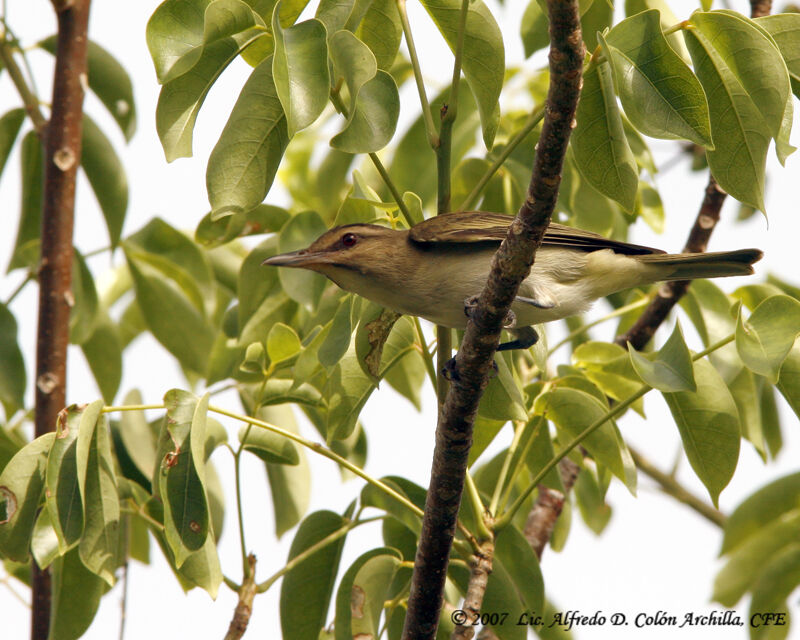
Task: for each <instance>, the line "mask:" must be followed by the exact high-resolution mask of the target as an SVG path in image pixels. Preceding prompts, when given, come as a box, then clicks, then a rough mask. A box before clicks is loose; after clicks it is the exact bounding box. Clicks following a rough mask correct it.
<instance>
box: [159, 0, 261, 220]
mask: <svg viewBox="0 0 800 640" xmlns="http://www.w3.org/2000/svg"><path fill="white" fill-rule="evenodd" d="M184 4H186V3H184ZM154 17H155V14H154ZM151 22H152V18H151ZM260 35H261V32H260V31H258V30H255V29H253V30H251V31H246V32H244V33H241V34H236V35H235V36H231V37H230V38H225V39H223V40H218V41H216V42H214V43H212V44H209V45H208V46H205V47H203V48H202V55H201V56H200V57H199V59H198V60H197V62H196V64H194V65H193V66H192V67H191V69H190V70H188V69H187V70H186V72H184V74H183V75H180V76H178V77H175V78H174V79H170V80H169V82H167V83H166V84H164V86H163V87H161V93H160V94H159V96H158V105H157V106H156V130H157V131H158V137H159V139H160V140H161V146H162V147H163V148H164V155H165V156H166V158H167V162H172V161H173V160H175V159H177V158H184V157H189V156H191V155H192V133H193V131H194V124H195V121H196V120H197V114H198V113H199V112H200V107H202V106H203V101H204V100H205V99H206V96H207V95H208V92H209V91H210V89H211V87H212V86H213V85H214V83H215V82H216V80H217V78H218V77H219V76H220V75H221V74H222V72H223V71H224V70H225V68H226V67H227V66H228V65H229V64H230V63H231V62H232V61H233V59H234V58H235V57H236V56H237V55H239V53H240V52H241V51H242V50H243V49H245V48H246V47H247V45H248V44H250V43H251V42H252V41H253V40H255V39H256V38H257V37H259V36H260ZM245 87H247V85H246V84H245ZM235 109H236V107H234V110H235ZM224 133H225V132H224V131H223V135H224ZM218 145H219V143H218ZM256 204H258V202H254V203H253V204H252V206H250V207H247V208H248V209H252V208H253V207H254V206H255V205H256ZM212 206H213V201H212ZM214 208H215V209H216V207H214Z"/></svg>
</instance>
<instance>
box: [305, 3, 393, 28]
mask: <svg viewBox="0 0 800 640" xmlns="http://www.w3.org/2000/svg"><path fill="white" fill-rule="evenodd" d="M355 4H356V0H320V3H319V6H317V12H316V13H315V14H314V17H315V18H316V19H317V20H319V21H320V22H322V24H324V25H325V29H326V30H327V32H328V34H329V35H333V34H334V33H336V32H337V31H339V30H340V29H344V28H345V25H346V24H347V23H348V22H349V19H350V18H351V14H352V13H353V10H354V5H355ZM395 11H396V9H395Z"/></svg>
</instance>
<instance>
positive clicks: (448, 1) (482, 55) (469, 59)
mask: <svg viewBox="0 0 800 640" xmlns="http://www.w3.org/2000/svg"><path fill="white" fill-rule="evenodd" d="M422 5H423V6H424V7H425V9H426V10H427V11H428V13H429V14H430V15H431V17H432V18H433V21H434V22H435V23H436V26H437V27H438V28H439V32H440V33H441V34H442V36H444V39H445V40H446V41H447V44H448V45H449V47H450V50H451V51H455V48H456V43H457V41H458V32H459V25H460V20H461V15H460V14H461V2H460V0H422ZM461 63H462V68H463V71H464V76H465V77H466V79H467V83H468V84H469V88H470V89H471V90H472V95H473V96H475V102H477V104H478V111H479V112H480V116H481V126H482V128H483V142H484V144H485V145H486V147H487V148H488V149H491V147H492V143H493V142H494V137H495V134H496V133H497V126H498V123H499V122H500V106H499V104H498V100H499V98H500V91H501V89H502V88H503V79H504V75H505V51H504V49H503V35H502V33H501V31H500V27H498V26H497V22H495V19H494V17H493V16H492V14H491V12H490V11H489V9H488V8H487V7H486V5H485V4H484V3H483V2H482V1H481V0H474V2H470V3H469V7H468V8H467V24H466V29H465V30H464V47H463V53H462V61H461Z"/></svg>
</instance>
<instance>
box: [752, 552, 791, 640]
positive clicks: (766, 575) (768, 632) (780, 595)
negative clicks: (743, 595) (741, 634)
mask: <svg viewBox="0 0 800 640" xmlns="http://www.w3.org/2000/svg"><path fill="white" fill-rule="evenodd" d="M798 584H800V545H798V544H789V545H787V546H786V547H784V548H783V549H781V550H780V551H779V552H778V553H776V554H775V555H774V556H773V557H771V558H770V559H769V560H768V561H767V565H766V567H764V569H763V570H762V571H761V574H760V575H759V577H758V580H756V582H755V584H754V585H753V587H752V589H751V591H752V594H753V597H752V599H751V601H750V611H749V615H750V618H749V619H750V620H753V621H754V623H755V624H758V622H760V621H763V623H764V624H762V625H761V626H760V627H758V628H756V629H753V635H752V636H751V637H752V638H754V639H756V638H757V639H759V640H762V639H768V640H784V639H785V638H788V637H789V629H790V627H789V620H790V611H791V609H790V607H789V603H788V602H787V601H786V600H787V598H788V597H789V596H790V595H791V594H792V592H793V591H794V590H795V589H796V588H797V585H798ZM770 613H773V614H783V618H772V619H777V620H778V621H779V622H777V623H776V624H775V626H768V625H767V624H766V621H767V620H772V619H770V618H769V617H768V616H769V614H770ZM781 622H783V623H784V624H781ZM751 624H753V623H751Z"/></svg>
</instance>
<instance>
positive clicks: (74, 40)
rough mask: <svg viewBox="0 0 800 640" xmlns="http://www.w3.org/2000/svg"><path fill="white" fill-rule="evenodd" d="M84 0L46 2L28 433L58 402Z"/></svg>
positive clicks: (41, 624) (42, 629) (38, 624)
mask: <svg viewBox="0 0 800 640" xmlns="http://www.w3.org/2000/svg"><path fill="white" fill-rule="evenodd" d="M89 3H90V0H74V2H71V3H67V4H59V3H54V5H53V6H54V8H55V10H56V12H57V14H58V44H57V51H56V66H55V72H54V79H53V100H52V105H53V108H52V113H51V116H50V123H49V125H48V127H47V131H46V135H45V140H44V145H45V167H44V205H43V207H42V236H41V238H42V255H41V262H40V267H39V325H38V331H37V339H36V418H35V424H36V431H35V433H36V437H39V436H41V435H44V434H45V433H47V432H49V431H52V430H53V429H54V428H55V425H56V419H57V416H58V412H59V411H60V410H61V409H62V408H63V407H64V405H65V404H66V383H67V380H66V374H67V345H68V343H69V312H70V308H71V307H72V305H73V304H74V299H73V295H72V288H71V287H72V259H73V247H72V227H73V217H74V213H75V178H76V176H77V173H78V166H79V165H80V158H81V125H82V121H83V95H84V89H83V88H84V85H85V84H86V52H87V44H88V34H87V31H88V25H89ZM32 600H33V606H32V613H31V638H32V639H33V640H45V639H46V638H47V636H48V629H49V626H50V573H49V572H48V571H47V570H44V571H43V570H40V569H39V568H38V567H37V565H36V562H33V575H32Z"/></svg>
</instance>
